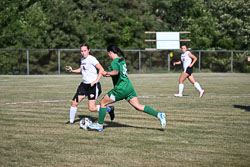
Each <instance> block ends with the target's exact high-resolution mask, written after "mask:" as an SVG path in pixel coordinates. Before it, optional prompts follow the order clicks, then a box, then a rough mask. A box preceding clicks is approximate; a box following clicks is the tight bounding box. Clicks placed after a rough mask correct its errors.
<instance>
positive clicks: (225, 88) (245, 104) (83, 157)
mask: <svg viewBox="0 0 250 167" xmlns="http://www.w3.org/2000/svg"><path fill="white" fill-rule="evenodd" d="M129 77H130V79H131V81H132V83H133V84H134V87H135V89H136V92H137V94H138V96H139V97H140V102H141V103H142V104H147V105H150V106H151V107H152V108H154V109H156V110H157V111H159V112H166V113H167V121H168V122H167V127H166V129H165V130H164V131H162V130H161V129H160V122H159V121H158V120H157V119H156V118H154V117H151V116H149V115H147V114H144V113H142V112H139V111H136V110H134V109H133V108H132V107H131V106H130V105H129V104H128V103H127V102H126V101H125V100H124V101H120V102H117V103H115V104H114V106H115V108H116V110H115V113H116V118H115V120H114V121H113V122H111V121H110V120H109V116H108V115H107V116H106V119H105V124H104V131H103V132H96V131H86V130H82V129H80V128H79V127H80V126H79V120H80V118H81V117H84V116H88V117H90V118H92V119H93V120H94V121H96V120H97V115H98V114H97V113H91V112H89V111H88V109H87V101H86V100H84V101H83V102H82V103H81V104H80V105H79V108H78V113H77V122H76V123H75V124H73V125H64V122H66V121H67V120H68V117H69V108H70V104H71V102H70V100H71V99H72V97H73V95H74V93H75V90H76V88H77V86H78V84H79V83H80V82H81V76H80V75H61V76H59V75H58V76H0V141H1V142H0V166H58V167H61V166H114V167H117V166H190V167H191V166H192V167H193V166H209V167H211V166H227V167H228V166H246V167H247V166H248V167H249V166H250V74H235V73H196V74H195V78H196V80H197V81H199V82H200V84H201V85H202V87H203V88H204V89H205V90H206V94H205V96H204V97H203V98H199V97H198V92H197V91H196V90H195V89H194V87H193V86H192V85H191V84H190V83H189V82H188V81H186V82H185V90H184V97H182V98H174V97H173V94H174V93H177V89H178V77H179V74H134V75H130V76H129ZM101 83H102V89H103V93H102V94H101V97H102V96H103V95H104V94H105V93H106V92H107V91H108V90H110V89H111V88H112V83H111V79H110V78H103V79H102V81H101Z"/></svg>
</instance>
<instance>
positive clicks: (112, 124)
mask: <svg viewBox="0 0 250 167" xmlns="http://www.w3.org/2000/svg"><path fill="white" fill-rule="evenodd" d="M83 117H88V118H90V119H91V120H92V122H96V121H97V120H98V119H97V118H96V117H91V116H89V115H79V116H78V118H79V119H77V120H75V122H80V120H81V119H82V118H83ZM104 122H105V123H106V124H107V125H106V126H104V129H106V128H136V129H150V130H159V131H164V130H163V129H161V128H147V127H139V126H132V125H127V124H121V123H118V122H113V121H104ZM159 126H160V125H159Z"/></svg>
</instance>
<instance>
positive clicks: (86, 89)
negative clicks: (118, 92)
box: [66, 44, 115, 124]
mask: <svg viewBox="0 0 250 167" xmlns="http://www.w3.org/2000/svg"><path fill="white" fill-rule="evenodd" d="M89 52H90V50H89V46H88V45H87V44H83V45H82V46H81V54H82V58H81V66H80V68H78V69H75V70H73V69H72V67H71V66H66V69H67V70H68V71H69V72H73V73H80V72H81V73H82V82H81V84H80V85H79V86H78V88H77V91H76V93H75V96H74V97H73V99H72V104H71V107H70V114H69V121H68V122H66V124H69V123H71V124H73V123H74V120H75V115H76V112H77V106H78V104H79V103H80V102H81V101H82V100H83V99H84V98H85V97H86V96H87V97H88V109H89V111H99V110H100V105H96V99H97V97H98V96H99V95H100V94H101V92H102V90H101V84H100V82H99V80H100V79H101V77H102V72H103V71H104V69H103V67H102V65H101V64H100V63H99V61H98V60H97V59H96V58H95V57H94V56H92V55H90V54H89ZM97 70H98V71H99V72H97ZM107 111H108V112H109V114H110V118H111V120H113V119H114V117H115V115H114V107H113V106H110V107H109V106H108V107H107Z"/></svg>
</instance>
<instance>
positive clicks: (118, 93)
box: [107, 89, 137, 101]
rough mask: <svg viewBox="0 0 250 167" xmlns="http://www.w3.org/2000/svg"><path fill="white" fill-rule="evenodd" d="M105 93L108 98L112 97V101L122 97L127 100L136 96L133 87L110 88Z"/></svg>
mask: <svg viewBox="0 0 250 167" xmlns="http://www.w3.org/2000/svg"><path fill="white" fill-rule="evenodd" d="M107 94H108V96H109V98H110V99H112V100H113V101H119V100H123V99H125V100H127V101H129V100H130V99H132V98H133V97H137V94H136V92H135V90H134V89H130V90H126V89H125V90H123V89H122V90H118V89H112V90H111V91H109V92H108V93H107Z"/></svg>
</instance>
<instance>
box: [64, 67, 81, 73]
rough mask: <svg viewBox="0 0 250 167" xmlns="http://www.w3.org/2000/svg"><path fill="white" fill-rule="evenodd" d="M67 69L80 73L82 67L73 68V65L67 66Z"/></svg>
mask: <svg viewBox="0 0 250 167" xmlns="http://www.w3.org/2000/svg"><path fill="white" fill-rule="evenodd" d="M66 70H67V71H69V72H74V73H80V72H81V68H78V69H76V70H73V69H72V67H71V66H66Z"/></svg>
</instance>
